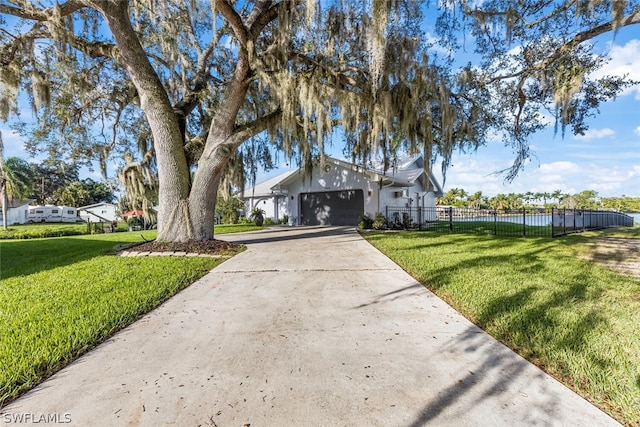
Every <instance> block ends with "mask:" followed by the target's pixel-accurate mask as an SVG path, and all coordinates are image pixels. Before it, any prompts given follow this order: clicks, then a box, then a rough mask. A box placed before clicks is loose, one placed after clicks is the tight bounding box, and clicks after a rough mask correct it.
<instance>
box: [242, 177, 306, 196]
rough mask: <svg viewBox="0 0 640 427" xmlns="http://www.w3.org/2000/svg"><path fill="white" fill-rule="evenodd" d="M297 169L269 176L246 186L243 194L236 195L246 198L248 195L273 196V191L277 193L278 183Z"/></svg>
mask: <svg viewBox="0 0 640 427" xmlns="http://www.w3.org/2000/svg"><path fill="white" fill-rule="evenodd" d="M296 172H297V171H295V170H293V171H287V172H284V173H281V174H280V175H277V176H274V177H273V178H269V179H268V180H266V181H263V182H261V183H260V184H256V185H255V186H253V187H251V188H247V189H245V190H244V194H243V195H238V197H240V198H241V199H247V198H250V197H268V196H273V195H274V193H277V191H276V190H274V189H277V187H278V186H279V185H281V183H282V181H284V180H286V179H287V178H288V177H289V176H290V175H293V174H294V173H296Z"/></svg>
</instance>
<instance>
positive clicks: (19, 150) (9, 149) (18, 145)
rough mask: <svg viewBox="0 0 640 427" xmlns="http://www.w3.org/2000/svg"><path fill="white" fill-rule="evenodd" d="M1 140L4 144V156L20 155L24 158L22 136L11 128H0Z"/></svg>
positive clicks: (25, 155)
mask: <svg viewBox="0 0 640 427" xmlns="http://www.w3.org/2000/svg"><path fill="white" fill-rule="evenodd" d="M0 132H2V142H3V144H4V157H5V158H7V157H14V156H15V157H20V158H23V159H25V158H26V157H27V152H26V151H25V150H24V142H23V141H22V137H21V136H20V135H19V134H18V133H16V132H14V131H13V130H11V129H7V128H0Z"/></svg>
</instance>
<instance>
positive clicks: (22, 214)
mask: <svg viewBox="0 0 640 427" xmlns="http://www.w3.org/2000/svg"><path fill="white" fill-rule="evenodd" d="M28 215H29V205H24V206H19V207H17V208H8V209H7V225H13V224H26V223H27V220H28ZM3 221H4V220H3V218H2V212H1V211H0V224H4V222H3Z"/></svg>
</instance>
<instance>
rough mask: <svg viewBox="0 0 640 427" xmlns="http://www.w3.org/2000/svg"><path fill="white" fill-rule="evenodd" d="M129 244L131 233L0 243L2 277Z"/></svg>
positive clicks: (37, 270)
mask: <svg viewBox="0 0 640 427" xmlns="http://www.w3.org/2000/svg"><path fill="white" fill-rule="evenodd" d="M140 240H142V239H140ZM128 243H131V237H130V236H128V238H126V237H125V236H123V238H122V239H108V240H100V239H95V238H92V239H86V238H73V237H56V238H48V239H28V240H14V241H5V242H2V243H0V245H2V248H1V249H0V250H1V252H0V278H1V279H8V278H11V277H17V276H27V275H29V274H34V273H38V272H41V271H46V270H50V269H54V268H57V267H64V266H66V265H71V264H74V263H77V262H81V261H85V260H88V259H91V258H94V257H97V256H103V255H106V254H108V253H109V252H111V251H112V250H113V248H114V247H115V246H117V245H123V244H128Z"/></svg>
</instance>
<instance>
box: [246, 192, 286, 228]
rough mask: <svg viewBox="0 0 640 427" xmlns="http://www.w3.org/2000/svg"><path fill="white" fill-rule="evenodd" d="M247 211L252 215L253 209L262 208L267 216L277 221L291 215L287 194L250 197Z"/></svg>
mask: <svg viewBox="0 0 640 427" xmlns="http://www.w3.org/2000/svg"><path fill="white" fill-rule="evenodd" d="M244 205H245V212H246V214H247V216H249V215H251V211H252V210H253V209H255V208H260V209H262V210H263V211H264V212H265V214H264V217H265V218H271V219H272V220H274V221H275V222H277V221H280V220H281V219H282V218H284V216H285V215H287V216H288V215H289V209H288V208H289V204H288V203H287V197H286V195H285V196H270V197H265V196H263V197H249V198H248V199H247V200H246V201H245V203H244Z"/></svg>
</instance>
